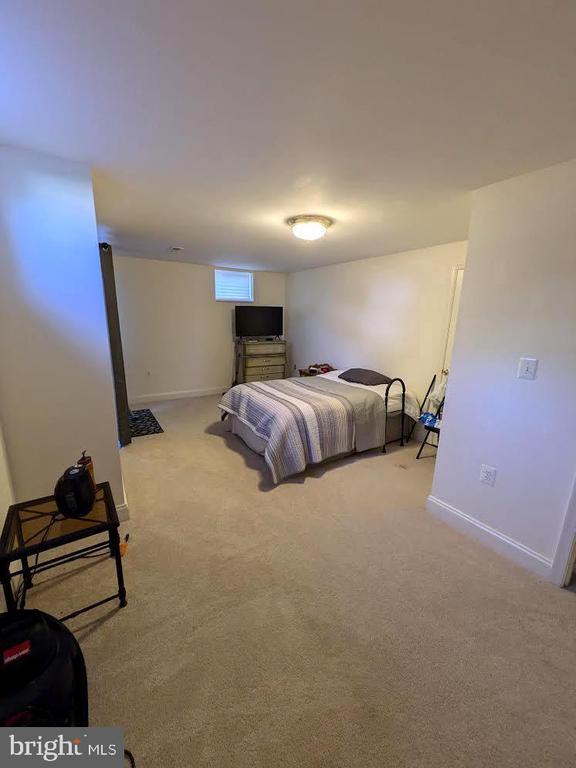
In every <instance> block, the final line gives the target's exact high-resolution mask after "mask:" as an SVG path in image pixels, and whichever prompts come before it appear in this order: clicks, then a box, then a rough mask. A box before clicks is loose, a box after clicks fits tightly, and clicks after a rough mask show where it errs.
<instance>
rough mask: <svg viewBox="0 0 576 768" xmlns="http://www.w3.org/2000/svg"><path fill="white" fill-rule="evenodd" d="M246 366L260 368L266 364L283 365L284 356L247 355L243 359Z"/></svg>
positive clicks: (284, 362)
mask: <svg viewBox="0 0 576 768" xmlns="http://www.w3.org/2000/svg"><path fill="white" fill-rule="evenodd" d="M244 363H245V365H246V368H262V367H263V366H264V367H266V366H268V365H285V364H286V358H285V356H284V355H275V356H274V355H269V356H268V357H261V356H258V357H247V358H245V360H244Z"/></svg>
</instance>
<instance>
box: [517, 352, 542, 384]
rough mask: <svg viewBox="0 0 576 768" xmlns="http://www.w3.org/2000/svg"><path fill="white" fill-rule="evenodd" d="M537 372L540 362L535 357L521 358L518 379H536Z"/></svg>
mask: <svg viewBox="0 0 576 768" xmlns="http://www.w3.org/2000/svg"><path fill="white" fill-rule="evenodd" d="M537 370H538V360H536V358H535V357H521V358H520V362H519V363H518V371H517V373H516V377H517V378H518V379H535V378H536V371H537Z"/></svg>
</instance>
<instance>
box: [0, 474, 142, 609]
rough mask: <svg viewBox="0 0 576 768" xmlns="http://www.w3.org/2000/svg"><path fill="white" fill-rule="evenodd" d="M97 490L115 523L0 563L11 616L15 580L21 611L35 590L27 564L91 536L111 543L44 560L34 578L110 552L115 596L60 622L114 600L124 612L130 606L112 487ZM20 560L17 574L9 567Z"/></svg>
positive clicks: (70, 535) (14, 604)
mask: <svg viewBox="0 0 576 768" xmlns="http://www.w3.org/2000/svg"><path fill="white" fill-rule="evenodd" d="M96 488H97V490H103V492H104V503H105V504H106V507H107V509H111V510H112V511H113V515H112V517H113V520H112V521H111V522H108V521H102V522H101V523H100V524H98V525H96V526H93V527H91V528H89V529H87V530H86V532H84V533H82V532H79V531H75V532H73V533H68V534H65V535H63V536H59V537H58V538H57V539H54V540H53V541H50V542H47V543H46V542H40V544H36V545H30V546H28V547H26V546H21V547H20V548H19V549H16V550H14V551H13V552H11V553H10V556H9V557H5V558H3V559H2V560H1V561H0V581H1V582H2V588H3V590H4V598H5V601H6V609H7V611H8V612H13V611H17V610H18V605H17V602H16V598H15V596H14V592H13V590H12V579H13V578H14V577H16V576H22V577H23V596H22V607H23V606H24V605H25V602H26V592H27V591H28V590H29V589H31V588H32V587H33V586H34V585H33V581H32V569H31V568H30V565H29V562H28V558H29V557H31V556H34V555H36V554H40V553H41V552H47V551H48V550H50V549H56V548H58V547H62V546H66V545H67V544H71V543H72V542H74V541H81V540H82V539H86V538H89V537H90V536H97V535H99V534H101V533H107V534H108V541H100V542H98V543H97V544H91V545H90V546H87V547H82V548H81V549H77V550H75V551H74V552H68V553H67V554H65V555H59V556H58V557H53V558H51V559H50V560H45V561H44V562H41V563H39V564H38V565H37V566H35V567H34V575H36V574H37V573H41V572H42V571H47V570H50V569H51V568H57V567H58V566H60V565H64V564H65V563H70V562H73V561H75V560H81V559H82V558H84V557H86V556H87V555H94V554H97V553H98V552H104V551H105V550H107V551H108V552H109V554H110V557H112V558H114V561H115V565H116V579H117V581H118V592H116V594H114V595H110V596H109V597H105V598H103V599H102V600H97V601H96V602H94V603H91V604H90V605H86V606H84V608H80V609H78V610H76V611H72V613H69V614H67V615H66V616H64V617H62V618H60V619H59V620H60V621H68V620H69V619H73V618H74V617H75V616H79V615H80V614H81V613H85V612H86V611H90V610H92V609H93V608H98V606H100V605H104V604H105V603H109V602H111V601H112V600H119V601H120V607H121V608H124V606H126V605H127V604H128V603H127V600H126V587H125V585H124V573H123V570H122V556H121V553H120V534H119V533H118V528H119V526H120V522H119V520H118V516H117V514H116V507H115V505H114V499H113V497H112V492H111V490H110V485H109V484H108V483H99V484H98V485H97V486H96ZM53 498H54V497H53V496H45V497H44V498H41V499H34V501H32V502H27V503H29V504H41V503H48V502H50V501H52V500H53ZM19 535H20V543H21V544H22V542H23V536H22V530H21V527H20V530H19ZM1 545H2V549H4V546H5V541H4V535H3V536H2V541H1ZM18 560H20V562H21V563H22V568H21V569H20V570H18V571H11V570H10V563H13V562H16V561H18Z"/></svg>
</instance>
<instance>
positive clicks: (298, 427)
mask: <svg viewBox="0 0 576 768" xmlns="http://www.w3.org/2000/svg"><path fill="white" fill-rule="evenodd" d="M341 373H342V371H330V373H326V374H322V375H320V376H313V377H306V378H299V379H278V380H273V381H258V382H251V383H249V384H238V385H237V386H234V387H232V388H231V389H229V390H228V391H227V392H226V393H225V394H224V395H223V396H222V400H221V401H220V403H219V406H218V407H219V408H220V410H221V412H222V418H223V419H226V418H227V417H229V418H228V424H229V429H230V430H231V431H232V432H233V433H234V434H236V435H238V436H239V437H241V438H242V440H243V441H244V442H245V443H246V444H247V445H248V447H249V448H251V449H252V450H253V451H255V452H256V453H259V454H261V455H263V456H264V459H265V461H266V464H267V466H268V468H269V469H270V473H271V476H272V480H273V481H274V483H275V484H276V483H279V482H280V481H281V480H283V479H284V478H286V477H290V476H291V475H295V474H298V473H299V472H302V471H304V469H306V467H307V466H310V465H313V464H319V463H321V462H323V461H326V460H327V459H331V458H335V457H338V456H343V455H346V454H350V453H354V452H358V453H360V452H363V451H369V450H373V449H375V448H381V449H382V450H384V451H386V446H387V445H388V444H389V443H391V442H394V441H396V440H398V441H399V442H400V443H401V444H403V442H404V439H405V437H406V436H407V435H408V434H409V433H410V431H411V428H412V425H413V423H414V421H417V420H418V417H419V415H420V406H419V404H418V401H417V399H416V397H415V396H414V395H413V393H412V392H410V391H409V390H407V389H406V386H405V384H404V382H403V381H402V379H399V378H395V379H392V380H391V381H390V382H389V383H388V384H379V385H377V386H364V385H363V384H356V383H354V384H353V383H350V382H345V381H343V380H342V379H340V378H339V375H340V374H341Z"/></svg>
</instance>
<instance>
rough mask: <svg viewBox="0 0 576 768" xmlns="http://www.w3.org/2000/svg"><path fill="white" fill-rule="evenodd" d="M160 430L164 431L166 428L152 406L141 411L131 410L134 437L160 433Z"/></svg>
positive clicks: (131, 431)
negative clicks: (159, 421)
mask: <svg viewBox="0 0 576 768" xmlns="http://www.w3.org/2000/svg"><path fill="white" fill-rule="evenodd" d="M160 432H164V430H163V429H162V427H161V426H160V424H159V423H158V421H157V419H156V416H154V414H153V413H152V411H151V410H150V408H142V409H141V410H139V411H130V434H131V435H132V437H144V435H158V434H159V433H160Z"/></svg>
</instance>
